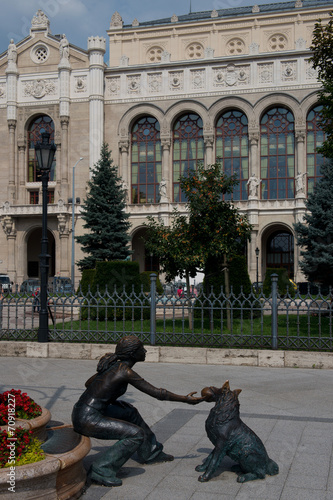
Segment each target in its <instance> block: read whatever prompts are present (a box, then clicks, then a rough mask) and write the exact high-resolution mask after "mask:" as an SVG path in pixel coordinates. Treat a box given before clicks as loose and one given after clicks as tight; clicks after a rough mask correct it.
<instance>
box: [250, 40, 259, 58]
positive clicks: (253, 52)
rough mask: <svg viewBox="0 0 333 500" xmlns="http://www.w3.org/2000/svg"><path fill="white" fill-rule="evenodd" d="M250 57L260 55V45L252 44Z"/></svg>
mask: <svg viewBox="0 0 333 500" xmlns="http://www.w3.org/2000/svg"><path fill="white" fill-rule="evenodd" d="M249 48H250V55H252V56H254V55H256V54H259V44H258V43H256V42H252V43H251V44H250V47H249Z"/></svg>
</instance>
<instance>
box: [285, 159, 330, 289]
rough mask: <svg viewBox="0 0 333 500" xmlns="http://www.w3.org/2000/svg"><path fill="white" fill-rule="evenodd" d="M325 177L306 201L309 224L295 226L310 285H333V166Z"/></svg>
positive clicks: (326, 169)
mask: <svg viewBox="0 0 333 500" xmlns="http://www.w3.org/2000/svg"><path fill="white" fill-rule="evenodd" d="M321 172H322V175H323V177H321V178H320V179H319V180H318V181H317V184H316V185H315V188H314V191H313V193H311V194H309V197H308V200H307V201H306V202H305V205H306V208H307V210H308V212H307V213H306V214H305V216H304V219H305V222H306V224H302V223H301V222H298V223H297V224H294V227H295V231H296V233H297V234H296V236H297V245H299V246H300V247H302V248H303V250H301V256H302V257H303V260H301V261H300V267H301V269H302V271H303V273H304V274H305V275H306V277H307V279H308V280H309V281H310V282H317V283H321V284H323V285H333V165H332V163H326V164H324V165H323V166H322V168H321Z"/></svg>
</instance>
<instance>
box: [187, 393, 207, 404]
mask: <svg viewBox="0 0 333 500" xmlns="http://www.w3.org/2000/svg"><path fill="white" fill-rule="evenodd" d="M196 393H197V391H194V392H190V394H188V395H187V396H186V403H188V404H189V405H197V404H198V403H201V402H202V401H204V399H205V398H202V397H201V398H194V397H193V394H196Z"/></svg>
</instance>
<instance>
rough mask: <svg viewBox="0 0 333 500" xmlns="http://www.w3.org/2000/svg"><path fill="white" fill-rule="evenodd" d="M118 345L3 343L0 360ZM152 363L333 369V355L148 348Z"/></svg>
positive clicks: (98, 352) (90, 354)
mask: <svg viewBox="0 0 333 500" xmlns="http://www.w3.org/2000/svg"><path fill="white" fill-rule="evenodd" d="M115 346H116V345H115V344H68V343H58V342H57V343H38V342H22V341H18V342H17V341H9V340H1V341H0V357H1V356H2V357H7V356H11V357H26V358H64V359H90V360H97V359H100V358H101V356H103V355H104V354H105V353H106V352H113V351H114V349H115ZM145 348H146V349H147V357H146V361H147V362H149V363H182V364H202V365H205V364H207V365H234V366H258V367H268V368H323V369H333V353H332V352H314V351H278V350H276V351H273V350H257V349H212V348H205V347H168V346H149V345H146V346H145Z"/></svg>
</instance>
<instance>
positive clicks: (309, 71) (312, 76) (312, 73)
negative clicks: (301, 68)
mask: <svg viewBox="0 0 333 500" xmlns="http://www.w3.org/2000/svg"><path fill="white" fill-rule="evenodd" d="M305 64H306V70H305V74H306V79H307V80H317V78H318V71H317V70H316V69H315V68H314V67H313V66H312V63H311V61H310V60H309V59H308V60H306V61H305Z"/></svg>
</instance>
